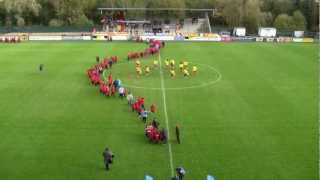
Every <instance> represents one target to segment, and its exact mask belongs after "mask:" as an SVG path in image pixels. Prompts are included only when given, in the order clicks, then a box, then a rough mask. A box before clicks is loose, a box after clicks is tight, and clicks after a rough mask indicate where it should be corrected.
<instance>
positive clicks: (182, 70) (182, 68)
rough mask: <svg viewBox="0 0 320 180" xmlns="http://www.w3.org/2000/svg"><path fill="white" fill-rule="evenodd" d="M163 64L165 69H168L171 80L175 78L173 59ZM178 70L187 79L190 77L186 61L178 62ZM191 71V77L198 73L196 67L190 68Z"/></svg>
mask: <svg viewBox="0 0 320 180" xmlns="http://www.w3.org/2000/svg"><path fill="white" fill-rule="evenodd" d="M164 63H165V66H166V68H167V69H169V71H170V76H171V77H172V78H174V77H175V76H176V62H175V60H174V59H171V60H169V59H166V60H165V62H164ZM179 70H180V73H182V74H183V76H184V77H189V76H190V73H189V62H188V61H180V63H179ZM191 71H192V75H193V76H195V75H197V72H198V68H197V66H195V65H193V66H192V68H191Z"/></svg>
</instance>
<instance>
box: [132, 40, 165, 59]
mask: <svg viewBox="0 0 320 180" xmlns="http://www.w3.org/2000/svg"><path fill="white" fill-rule="evenodd" d="M164 46H165V43H164V42H163V41H159V40H154V39H150V40H149V47H148V48H146V49H144V51H135V52H129V53H128V60H131V59H137V58H142V57H146V56H149V55H153V54H156V53H158V52H159V50H160V49H161V48H163V47H164Z"/></svg>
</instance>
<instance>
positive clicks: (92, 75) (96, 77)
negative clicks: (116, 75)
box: [87, 56, 118, 86]
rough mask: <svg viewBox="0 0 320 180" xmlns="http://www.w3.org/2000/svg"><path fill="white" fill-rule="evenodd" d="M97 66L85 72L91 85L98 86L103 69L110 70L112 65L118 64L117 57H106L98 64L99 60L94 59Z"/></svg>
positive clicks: (97, 58)
mask: <svg viewBox="0 0 320 180" xmlns="http://www.w3.org/2000/svg"><path fill="white" fill-rule="evenodd" d="M96 61H97V64H96V65H94V66H92V67H91V68H89V69H88V70H87V75H88V77H89V79H90V81H91V84H93V85H95V86H98V85H99V84H101V83H102V82H103V81H102V80H101V79H100V74H102V72H103V70H104V69H108V68H112V65H113V64H115V63H117V62H118V57H117V56H111V57H106V58H104V59H103V61H101V62H100V58H99V57H96Z"/></svg>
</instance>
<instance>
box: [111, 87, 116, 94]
mask: <svg viewBox="0 0 320 180" xmlns="http://www.w3.org/2000/svg"><path fill="white" fill-rule="evenodd" d="M115 93H116V87H115V86H114V85H112V86H111V95H112V96H113V95H114V94H115Z"/></svg>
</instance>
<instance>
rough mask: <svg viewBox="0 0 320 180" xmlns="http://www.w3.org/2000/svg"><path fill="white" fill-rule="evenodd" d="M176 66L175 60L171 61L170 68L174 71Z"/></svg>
mask: <svg viewBox="0 0 320 180" xmlns="http://www.w3.org/2000/svg"><path fill="white" fill-rule="evenodd" d="M175 64H176V62H175V60H174V59H171V60H170V66H171V69H174V65H175Z"/></svg>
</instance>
